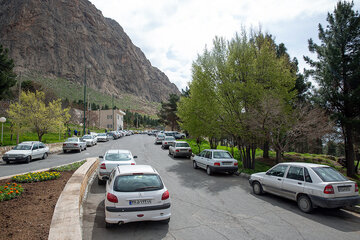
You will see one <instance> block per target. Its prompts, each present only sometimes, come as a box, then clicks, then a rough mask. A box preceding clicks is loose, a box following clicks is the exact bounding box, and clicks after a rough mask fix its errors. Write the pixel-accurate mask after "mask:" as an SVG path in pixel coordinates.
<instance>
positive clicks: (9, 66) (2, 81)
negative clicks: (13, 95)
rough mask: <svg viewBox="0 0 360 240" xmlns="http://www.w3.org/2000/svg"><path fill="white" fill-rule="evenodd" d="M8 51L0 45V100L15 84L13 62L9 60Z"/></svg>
mask: <svg viewBox="0 0 360 240" xmlns="http://www.w3.org/2000/svg"><path fill="white" fill-rule="evenodd" d="M8 52H9V50H8V49H7V48H5V49H4V48H3V46H2V45H0V100H1V99H3V98H4V97H6V95H7V94H8V93H9V89H10V88H11V87H12V86H14V85H15V83H16V74H15V73H14V72H13V69H14V66H15V65H14V61H13V60H12V59H9V56H8Z"/></svg>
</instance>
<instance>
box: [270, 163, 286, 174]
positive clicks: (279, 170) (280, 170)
mask: <svg viewBox="0 0 360 240" xmlns="http://www.w3.org/2000/svg"><path fill="white" fill-rule="evenodd" d="M287 168H288V166H287V165H283V164H281V165H277V166H275V167H274V168H272V169H270V170H269V171H267V172H266V175H271V176H276V177H283V176H284V174H285V171H286V169H287Z"/></svg>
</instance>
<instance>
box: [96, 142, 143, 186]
mask: <svg viewBox="0 0 360 240" xmlns="http://www.w3.org/2000/svg"><path fill="white" fill-rule="evenodd" d="M99 158H100V163H99V168H98V184H99V185H102V184H105V182H106V180H108V179H109V175H110V173H111V171H112V170H113V169H114V167H116V166H119V165H135V164H136V162H135V160H134V158H137V156H133V155H132V154H131V152H130V151H129V150H120V149H112V150H108V151H107V152H106V153H105V155H104V156H99Z"/></svg>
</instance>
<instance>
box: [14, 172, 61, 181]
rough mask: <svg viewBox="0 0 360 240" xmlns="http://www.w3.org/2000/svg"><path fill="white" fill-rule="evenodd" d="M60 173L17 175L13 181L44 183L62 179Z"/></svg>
mask: <svg viewBox="0 0 360 240" xmlns="http://www.w3.org/2000/svg"><path fill="white" fill-rule="evenodd" d="M60 176H61V175H60V173H59V172H48V171H46V172H35V173H27V174H23V175H16V176H14V177H12V178H11V179H12V180H13V181H15V182H19V183H29V182H42V181H47V180H53V179H58V178H59V177H60Z"/></svg>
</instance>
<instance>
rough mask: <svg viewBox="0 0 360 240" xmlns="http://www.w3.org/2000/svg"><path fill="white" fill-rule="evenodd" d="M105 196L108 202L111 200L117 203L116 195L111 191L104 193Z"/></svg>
mask: <svg viewBox="0 0 360 240" xmlns="http://www.w3.org/2000/svg"><path fill="white" fill-rule="evenodd" d="M106 198H107V200H108V201H109V202H112V203H117V202H118V199H117V197H116V196H115V195H114V194H112V193H108V194H107V195H106Z"/></svg>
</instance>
